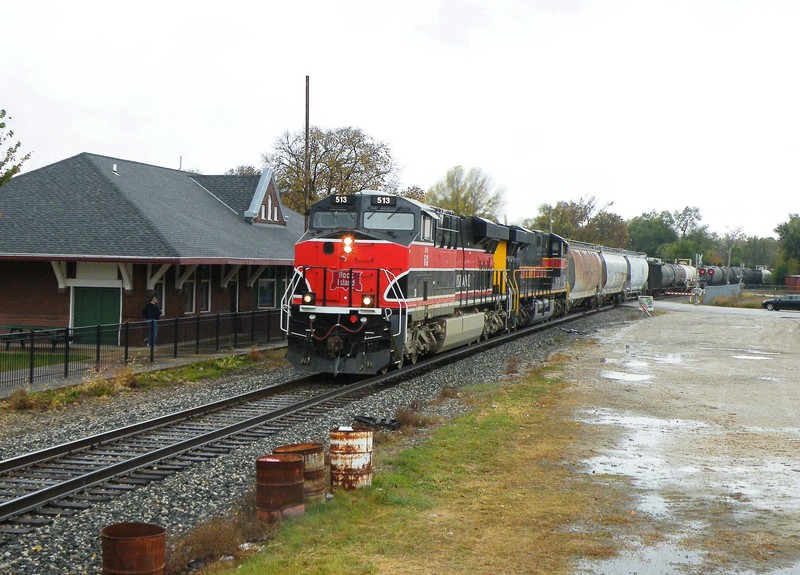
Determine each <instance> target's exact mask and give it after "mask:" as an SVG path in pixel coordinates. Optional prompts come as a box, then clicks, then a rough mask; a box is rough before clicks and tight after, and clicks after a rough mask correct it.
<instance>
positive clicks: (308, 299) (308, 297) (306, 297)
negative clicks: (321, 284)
mask: <svg viewBox="0 0 800 575" xmlns="http://www.w3.org/2000/svg"><path fill="white" fill-rule="evenodd" d="M316 301H317V296H316V294H315V293H314V292H313V291H307V292H305V293H304V294H303V303H304V304H306V305H314V304H315V303H316Z"/></svg>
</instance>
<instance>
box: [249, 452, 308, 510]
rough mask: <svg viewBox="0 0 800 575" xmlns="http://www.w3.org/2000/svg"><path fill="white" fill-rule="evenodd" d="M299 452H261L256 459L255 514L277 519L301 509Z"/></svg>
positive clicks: (300, 458) (301, 481)
mask: <svg viewBox="0 0 800 575" xmlns="http://www.w3.org/2000/svg"><path fill="white" fill-rule="evenodd" d="M305 510H306V509H305V505H304V503H303V456H302V455H296V454H291V453H287V454H276V455H264V456H262V457H259V458H258V459H256V515H257V516H258V518H259V519H265V520H267V521H279V520H281V519H287V518H289V517H294V516H297V515H302V514H303V513H305Z"/></svg>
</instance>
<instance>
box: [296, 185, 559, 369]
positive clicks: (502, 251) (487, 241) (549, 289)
mask: <svg viewBox="0 0 800 575" xmlns="http://www.w3.org/2000/svg"><path fill="white" fill-rule="evenodd" d="M566 254H567V244H566V241H565V240H563V239H562V238H560V237H559V236H557V235H554V234H551V233H547V232H540V231H530V230H527V229H523V228H521V227H518V226H505V225H501V224H497V223H494V222H491V221H489V220H486V219H484V218H480V217H475V216H460V215H457V214H454V213H452V212H449V211H446V210H442V209H439V208H435V207H432V206H429V205H425V204H422V203H420V202H417V201H415V200H412V199H409V198H405V197H402V196H397V195H393V194H382V193H377V192H361V193H357V194H353V195H349V196H337V195H334V196H328V197H326V198H324V199H322V200H320V201H319V202H317V203H316V204H314V205H313V206H312V207H311V210H310V214H309V228H308V231H307V232H306V233H305V234H304V235H303V237H302V238H301V239H300V241H299V242H298V243H297V245H296V247H295V275H294V277H293V279H292V281H291V283H290V285H289V288H288V289H287V291H286V294H285V296H284V299H283V303H282V310H283V314H282V327H283V329H284V330H285V331H286V333H287V337H288V351H287V357H288V359H289V361H290V362H291V363H292V365H294V366H295V367H298V368H303V369H309V370H312V371H319V372H328V373H336V374H338V373H342V374H374V373H378V372H380V371H384V370H386V369H388V368H390V367H392V366H397V367H401V366H402V365H403V363H404V362H406V361H410V362H412V363H413V362H416V360H417V358H418V357H420V356H423V355H428V354H432V353H437V352H441V351H445V350H448V349H452V348H454V347H457V346H460V345H465V344H468V343H472V342H474V341H478V340H480V339H481V338H486V337H488V336H490V335H492V334H494V333H498V332H501V331H506V330H509V329H515V328H517V327H520V326H523V325H528V324H531V323H534V322H537V321H544V320H546V319H548V318H550V317H552V316H553V315H561V314H563V313H566V308H567V281H566V275H567V274H566V268H567V260H566Z"/></svg>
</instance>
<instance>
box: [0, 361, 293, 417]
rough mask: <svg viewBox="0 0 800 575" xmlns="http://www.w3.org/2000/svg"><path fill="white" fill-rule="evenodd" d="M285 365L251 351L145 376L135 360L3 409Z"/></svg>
mask: <svg viewBox="0 0 800 575" xmlns="http://www.w3.org/2000/svg"><path fill="white" fill-rule="evenodd" d="M249 358H257V359H256V360H251V359H249ZM283 361H284V360H283V357H282V355H281V354H280V352H278V351H275V350H270V351H267V352H259V351H257V350H255V349H251V350H250V351H249V352H248V353H247V355H246V356H226V357H222V358H218V359H212V360H207V361H202V362H197V363H193V364H189V365H186V366H183V367H178V368H173V369H163V370H158V371H150V372H143V371H141V370H140V367H141V366H140V363H139V360H138V359H134V360H132V361H131V362H129V363H128V364H126V365H124V366H119V367H112V366H101V367H99V368H96V369H92V370H89V371H87V372H86V374H85V375H84V377H83V379H82V382H81V383H80V384H78V385H73V386H67V387H59V388H55V389H48V390H43V391H30V390H29V389H23V390H16V391H14V392H12V393H11V395H10V396H9V397H8V398H7V399H6V400H5V401H4V402H2V407H3V408H4V409H9V410H13V411H46V410H55V409H61V408H63V407H66V406H68V405H71V404H73V403H79V402H81V401H83V400H87V399H97V398H108V397H113V396H115V395H118V394H119V393H123V392H126V391H130V390H146V389H149V388H157V387H167V386H171V385H182V384H187V383H191V382H195V381H200V380H204V379H211V378H218V377H221V376H224V375H227V374H229V373H231V372H234V371H238V370H243V369H250V368H260V369H263V368H264V367H267V368H270V367H278V366H280V365H282V363H283Z"/></svg>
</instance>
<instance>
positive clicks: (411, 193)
mask: <svg viewBox="0 0 800 575" xmlns="http://www.w3.org/2000/svg"><path fill="white" fill-rule="evenodd" d="M397 193H398V194H399V195H401V196H403V197H405V198H411V199H412V200H417V201H418V202H425V190H423V189H422V188H420V187H419V186H408V187H407V188H405V189H403V190H400V191H399V192H397Z"/></svg>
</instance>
